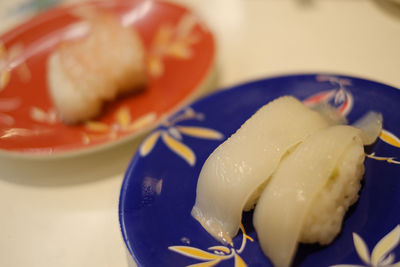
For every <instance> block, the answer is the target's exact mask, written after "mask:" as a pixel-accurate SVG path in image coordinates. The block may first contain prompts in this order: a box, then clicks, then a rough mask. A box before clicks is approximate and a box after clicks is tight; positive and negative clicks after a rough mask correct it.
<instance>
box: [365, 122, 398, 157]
mask: <svg viewBox="0 0 400 267" xmlns="http://www.w3.org/2000/svg"><path fill="white" fill-rule="evenodd" d="M379 138H380V139H381V140H382V141H384V142H385V143H387V144H389V145H391V146H394V147H398V148H400V139H399V138H398V137H397V136H396V135H394V134H393V133H391V132H389V131H388V130H385V129H382V131H381V133H380V135H379ZM366 156H367V157H368V158H371V159H375V160H379V161H386V162H388V163H392V164H400V161H398V160H395V157H380V156H376V155H375V153H371V154H366Z"/></svg>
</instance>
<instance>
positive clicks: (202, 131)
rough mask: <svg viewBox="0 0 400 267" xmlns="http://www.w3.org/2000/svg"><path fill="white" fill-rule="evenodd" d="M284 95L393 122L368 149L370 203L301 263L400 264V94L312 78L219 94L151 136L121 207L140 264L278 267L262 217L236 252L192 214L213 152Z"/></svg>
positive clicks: (248, 216) (305, 249) (361, 204)
mask: <svg viewBox="0 0 400 267" xmlns="http://www.w3.org/2000/svg"><path fill="white" fill-rule="evenodd" d="M282 95H294V96H296V97H298V98H299V99H301V100H303V101H304V102H305V103H307V104H308V105H313V104H315V103H318V102H321V101H328V102H330V103H331V104H332V105H334V106H335V107H336V108H337V109H338V110H339V111H340V112H342V113H343V114H346V115H347V118H348V119H349V122H350V123H351V122H354V121H355V120H356V119H357V118H359V117H361V116H362V115H363V114H365V112H367V111H370V110H375V111H378V112H381V113H382V114H383V117H384V130H383V131H382V134H381V135H380V138H379V139H378V141H377V142H376V144H375V145H374V146H373V147H368V148H367V149H366V153H367V155H368V158H367V159H366V161H365V166H366V171H365V175H364V178H363V187H362V189H361V192H360V199H359V201H358V202H357V203H356V204H355V205H354V206H352V207H351V209H350V211H349V212H348V213H347V215H346V217H345V220H344V225H343V229H342V231H341V233H340V235H339V236H338V237H337V238H336V239H335V240H334V242H333V243H332V244H331V245H329V246H325V247H322V246H318V245H301V246H300V247H299V249H298V252H297V254H296V258H295V260H294V266H332V265H336V264H357V265H359V266H378V265H379V266H389V265H390V264H393V263H395V262H398V261H399V260H400V246H399V247H398V243H399V241H400V227H398V226H397V225H398V224H400V213H399V212H398V207H399V205H400V139H399V137H400V113H399V112H397V110H398V105H399V104H398V103H400V91H398V90H397V89H395V88H392V87H389V86H386V85H383V84H379V83H376V82H372V81H367V80H363V79H358V78H352V77H344V76H338V75H314V74H310V75H293V76H282V77H277V78H271V79H266V80H260V81H255V82H250V83H247V84H243V85H239V86H237V87H234V88H232V89H228V90H225V91H222V92H218V93H215V94H213V95H211V96H209V97H207V98H204V99H202V100H199V101H197V102H195V103H194V104H192V105H191V106H189V107H185V108H183V109H182V110H180V111H179V112H177V113H176V114H175V115H173V116H172V117H170V118H169V119H167V120H165V121H164V124H163V125H162V126H160V127H158V128H157V129H156V130H154V131H153V132H152V133H151V134H150V135H148V137H147V138H146V139H145V141H144V142H143V143H142V145H141V146H140V149H139V151H138V153H137V154H136V155H135V157H134V158H133V160H132V162H131V164H130V166H129V168H128V170H127V172H126V175H125V180H124V182H123V185H122V189H121V196H120V207H119V208H120V210H119V212H120V213H119V216H120V223H121V229H122V233H123V236H124V239H125V242H126V245H127V247H128V250H129V252H130V253H131V254H132V255H133V257H134V259H135V260H136V262H137V263H138V265H139V266H189V265H191V264H201V263H202V264H203V265H198V266H214V265H215V264H217V266H236V267H239V266H246V265H247V266H271V264H270V262H269V261H268V259H267V258H266V257H265V256H264V255H263V253H262V251H261V249H260V247H259V244H258V242H257V236H256V233H255V231H254V228H253V225H252V212H249V213H245V214H244V216H243V220H242V224H243V227H242V228H241V231H240V232H239V234H238V235H237V236H236V237H235V239H234V242H233V246H223V245H222V244H220V243H219V242H217V241H216V240H214V239H213V238H212V237H211V236H210V235H209V234H208V233H207V232H206V231H205V230H204V229H203V228H202V227H201V226H200V224H199V223H198V222H197V221H195V220H194V219H193V218H192V217H191V215H190V211H191V209H192V207H193V205H194V201H195V193H196V183H197V178H198V175H199V172H200V170H201V167H202V165H203V163H204V161H205V160H206V158H207V157H208V155H209V154H210V153H211V152H212V151H213V150H214V149H215V148H216V147H217V146H218V145H219V144H220V143H221V142H223V140H225V139H226V138H227V137H229V136H230V135H231V134H233V133H234V132H235V131H236V129H238V127H239V126H240V125H241V124H242V123H243V122H244V121H245V120H246V119H247V118H248V117H250V116H251V115H252V114H253V113H254V112H256V111H257V109H258V108H260V107H261V106H262V105H264V104H266V103H267V102H269V101H270V100H272V99H275V98H277V97H279V96H282ZM353 233H355V234H354V235H353ZM353 236H354V240H353ZM385 236H386V237H387V238H384V237H385ZM380 240H384V241H382V242H379V241H380ZM377 244H378V245H377ZM374 248H375V249H374ZM371 253H372V257H371V256H370V255H371ZM385 264H386V265H385ZM196 266H197V265H196Z"/></svg>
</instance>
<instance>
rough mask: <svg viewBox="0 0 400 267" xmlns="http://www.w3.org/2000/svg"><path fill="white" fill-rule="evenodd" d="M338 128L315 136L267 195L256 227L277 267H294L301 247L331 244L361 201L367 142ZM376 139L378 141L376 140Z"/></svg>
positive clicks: (280, 171) (287, 162)
mask: <svg viewBox="0 0 400 267" xmlns="http://www.w3.org/2000/svg"><path fill="white" fill-rule="evenodd" d="M366 137H367V136H366V135H365V133H363V131H361V130H360V129H358V128H355V127H352V126H347V125H337V126H332V127H328V128H325V129H322V130H319V131H317V132H315V133H314V134H312V135H310V136H309V137H308V138H307V139H306V140H305V141H304V142H303V143H301V144H299V146H298V147H297V148H296V149H295V150H294V151H293V152H292V153H290V154H289V155H288V156H287V157H285V159H283V160H282V162H281V163H280V165H279V167H278V168H277V170H276V171H275V173H274V174H273V175H272V177H271V179H270V180H269V183H268V186H266V187H265V189H264V191H263V192H262V194H261V196H260V198H259V200H258V203H257V206H256V208H255V211H254V215H253V224H254V227H255V229H256V232H257V237H258V240H259V243H260V245H261V248H262V250H263V252H264V253H265V255H266V256H267V257H268V258H269V259H270V260H271V261H272V263H273V264H274V266H276V267H286V266H289V265H290V264H291V262H292V259H293V256H294V254H295V252H296V248H297V245H298V243H299V242H303V243H320V244H322V245H326V244H329V243H330V242H332V240H333V239H334V238H335V237H336V236H337V234H338V233H339V232H340V229H341V225H342V221H343V217H344V214H345V213H346V211H347V209H348V208H349V207H350V206H351V205H352V204H354V203H355V202H356V201H357V199H358V191H359V190H360V180H361V178H362V176H363V173H364V165H363V162H364V158H365V154H364V144H369V143H371V141H372V142H373V141H374V139H371V138H369V139H368V138H366ZM375 138H376V136H375Z"/></svg>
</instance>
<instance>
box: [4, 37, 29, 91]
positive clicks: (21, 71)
mask: <svg viewBox="0 0 400 267" xmlns="http://www.w3.org/2000/svg"><path fill="white" fill-rule="evenodd" d="M22 51H23V47H22V45H20V44H16V45H12V46H11V47H10V48H9V49H8V50H7V49H6V47H5V46H4V44H3V43H1V42H0V91H1V90H3V89H4V88H5V87H6V86H7V84H8V82H9V81H10V77H11V70H12V69H14V68H15V69H16V71H17V73H18V75H19V77H20V79H21V80H22V81H23V82H27V81H29V79H30V77H31V73H30V71H29V69H28V67H27V65H26V64H25V62H24V59H18V57H19V56H20V55H21V54H22ZM17 59H18V60H17Z"/></svg>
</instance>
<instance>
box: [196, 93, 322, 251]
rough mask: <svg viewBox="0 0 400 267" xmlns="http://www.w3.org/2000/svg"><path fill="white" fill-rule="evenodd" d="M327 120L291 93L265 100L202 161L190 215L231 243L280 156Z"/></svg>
mask: <svg viewBox="0 0 400 267" xmlns="http://www.w3.org/2000/svg"><path fill="white" fill-rule="evenodd" d="M328 125H329V122H328V120H326V119H325V118H324V117H323V116H321V115H320V114H319V113H318V112H316V111H313V110H311V109H309V108H308V107H306V106H305V105H304V104H303V103H302V102H300V101H299V100H297V99H296V98H294V97H291V96H284V97H281V98H278V99H276V100H274V101H271V102H270V103H268V104H266V105H265V106H263V107H262V108H261V109H259V110H258V111H257V112H256V113H255V114H254V115H253V116H252V117H251V118H249V119H248V120H247V121H246V122H245V123H244V124H243V125H242V126H241V127H240V129H239V130H238V131H237V132H236V133H234V134H233V135H232V136H231V137H230V138H229V139H227V140H226V141H225V142H224V143H222V144H221V145H220V146H219V147H217V149H215V151H214V152H213V153H212V154H211V155H210V156H209V157H208V159H207V160H206V162H205V163H204V165H203V168H202V170H201V172H200V175H199V179H198V183H197V191H196V202H195V205H194V207H193V209H192V216H193V217H194V218H195V219H196V220H198V221H199V222H200V223H201V225H202V226H203V227H204V228H205V229H206V230H207V231H208V232H209V233H210V234H211V235H212V236H214V237H215V238H216V239H218V240H219V241H221V242H224V243H230V242H231V238H232V237H234V236H235V235H236V233H237V231H238V229H239V225H240V222H241V217H242V211H243V210H250V209H252V208H253V207H254V204H255V203H256V201H257V199H258V196H259V194H260V193H261V192H262V188H263V185H264V184H265V183H266V182H267V181H268V178H269V177H270V175H271V174H272V173H273V172H274V171H275V169H276V167H277V166H278V164H279V162H280V161H281V159H282V157H284V156H285V155H286V154H287V153H288V151H290V150H291V149H293V148H294V147H295V146H296V145H298V144H299V143H301V142H302V141H303V140H304V139H305V138H306V137H307V136H309V135H310V134H312V133H313V132H315V131H317V130H319V129H322V128H325V127H327V126H328Z"/></svg>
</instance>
